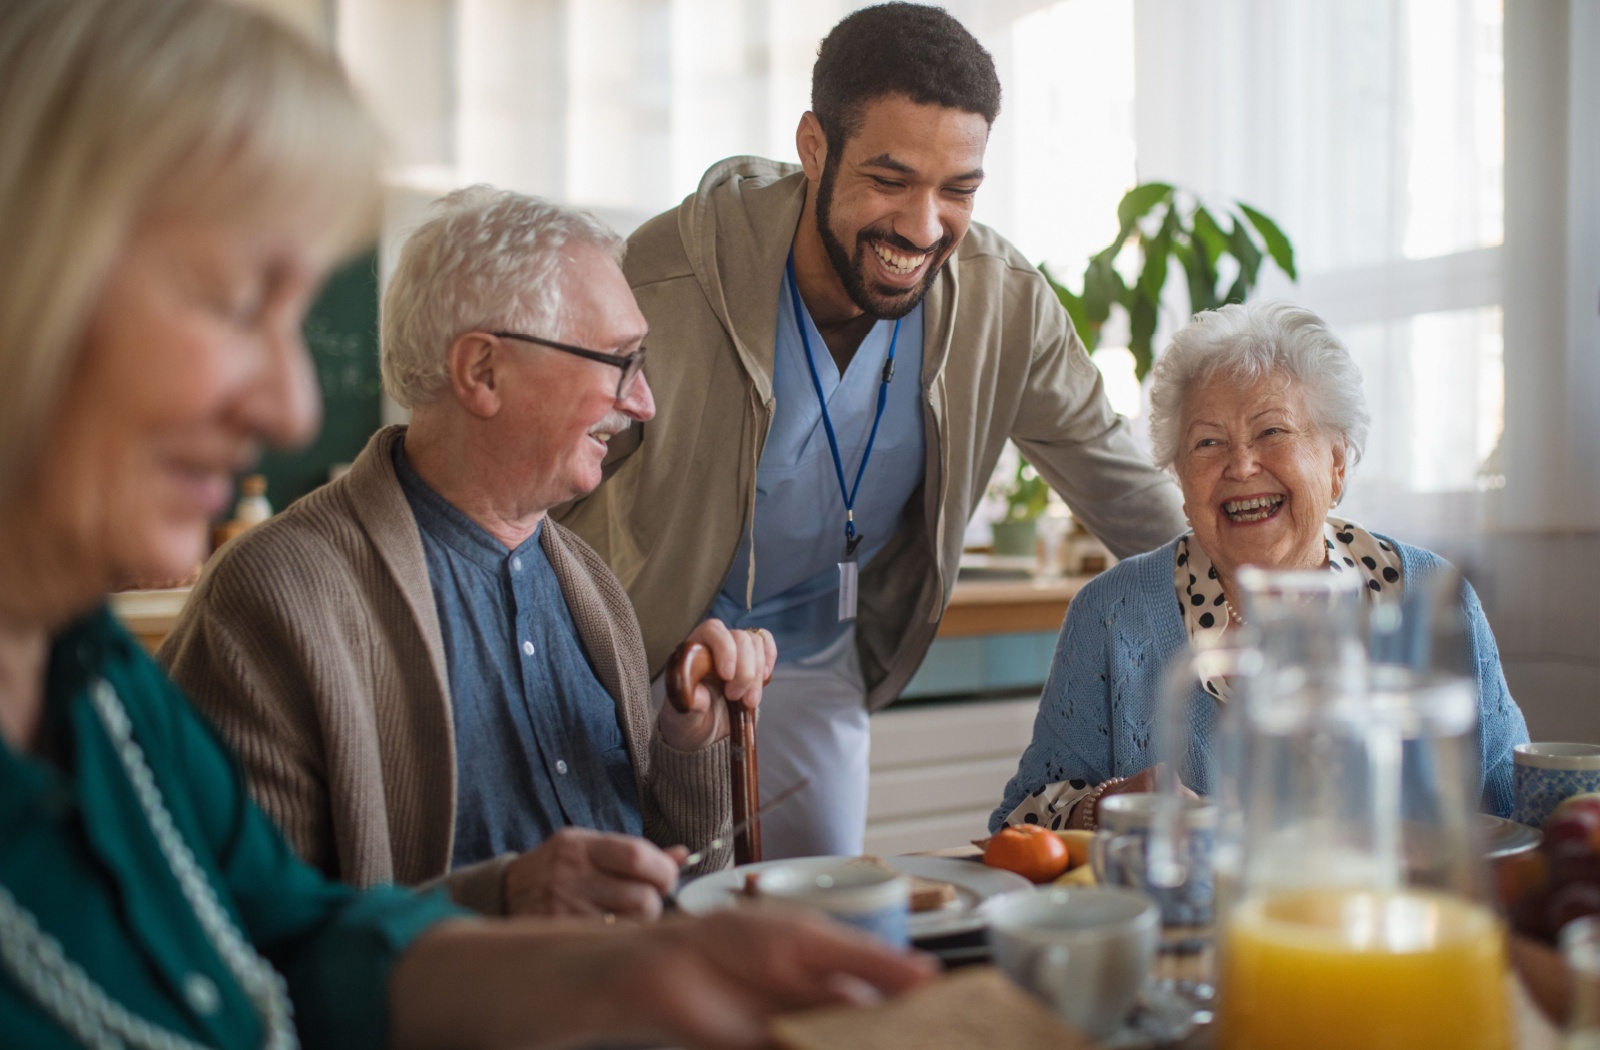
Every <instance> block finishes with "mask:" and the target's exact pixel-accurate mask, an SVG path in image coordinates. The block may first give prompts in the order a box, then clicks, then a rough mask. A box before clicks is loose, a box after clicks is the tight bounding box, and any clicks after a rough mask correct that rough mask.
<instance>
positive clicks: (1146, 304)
mask: <svg viewBox="0 0 1600 1050" xmlns="http://www.w3.org/2000/svg"><path fill="white" fill-rule="evenodd" d="M1117 220H1118V223H1119V229H1118V232H1117V238H1116V240H1114V241H1112V242H1111V243H1110V244H1108V245H1107V246H1106V247H1105V248H1103V249H1102V250H1100V251H1099V252H1096V253H1095V254H1094V255H1093V256H1091V257H1090V259H1089V265H1088V267H1087V268H1086V269H1085V270H1084V272H1083V292H1082V294H1078V293H1075V292H1073V291H1072V290H1070V289H1069V288H1067V287H1066V286H1065V285H1062V284H1061V283H1060V282H1058V281H1057V280H1056V279H1055V277H1054V276H1053V275H1052V274H1051V273H1050V271H1049V270H1048V269H1047V268H1046V267H1045V266H1044V264H1042V263H1041V264H1040V266H1039V270H1040V271H1041V272H1042V273H1043V274H1044V276H1045V279H1046V280H1047V281H1049V282H1050V286H1051V287H1052V288H1054V289H1055V293H1056V296H1057V297H1058V298H1059V299H1060V300H1061V305H1062V306H1064V307H1066V310H1067V314H1068V315H1069V316H1071V318H1072V325H1073V327H1074V328H1076V329H1077V330H1078V337H1079V338H1080V339H1082V340H1083V345H1084V347H1085V349H1087V350H1088V351H1089V352H1090V353H1093V352H1094V350H1095V347H1096V346H1098V345H1099V342H1100V328H1101V326H1102V325H1103V324H1105V322H1106V318H1108V317H1109V316H1110V315H1111V307H1112V305H1113V304H1117V305H1120V306H1122V308H1123V309H1125V310H1127V311H1128V326H1129V330H1130V337H1129V342H1128V349H1129V351H1130V352H1132V354H1133V359H1134V373H1135V374H1136V375H1137V376H1138V377H1139V380H1140V381H1141V382H1143V381H1144V377H1145V376H1147V375H1149V374H1150V366H1151V364H1152V363H1154V360H1155V354H1154V349H1153V347H1152V346H1151V343H1152V340H1153V339H1154V337H1155V332H1156V318H1157V310H1158V307H1159V306H1160V304H1161V290H1162V288H1163V287H1164V286H1165V285H1166V283H1167V274H1168V271H1169V270H1170V269H1171V267H1170V263H1171V261H1172V260H1177V262H1178V265H1179V266H1180V267H1182V269H1183V272H1184V275H1185V277H1186V278H1187V283H1188V286H1189V312H1190V313H1191V314H1195V313H1199V312H1200V311H1201V310H1214V309H1216V308H1217V307H1219V306H1221V305H1223V304H1224V303H1242V302H1244V300H1245V297H1246V296H1248V295H1249V294H1250V291H1251V289H1253V288H1254V287H1255V285H1256V278H1257V277H1258V276H1259V275H1260V272H1261V263H1262V260H1263V259H1266V258H1270V259H1271V260H1272V261H1273V263H1274V264H1275V265H1276V266H1277V267H1278V269H1280V270H1282V271H1283V272H1284V273H1285V274H1287V275H1288V277H1289V279H1290V280H1291V281H1292V280H1295V279H1296V275H1295V268H1294V246H1293V245H1291V244H1290V243H1289V238H1288V237H1286V236H1284V234H1283V231H1282V230H1280V229H1279V228H1278V224H1277V223H1275V222H1273V221H1272V220H1271V219H1269V218H1268V217H1267V216H1266V215H1264V214H1262V213H1261V212H1260V211H1258V210H1257V209H1255V208H1252V207H1250V205H1248V204H1245V203H1244V202H1242V201H1237V200H1235V201H1231V202H1213V206H1212V207H1207V206H1206V205H1205V204H1204V203H1203V202H1202V201H1201V200H1200V198H1199V197H1198V196H1196V195H1195V194H1193V193H1191V192H1189V191H1187V190H1183V189H1179V188H1177V187H1175V186H1172V185H1169V184H1168V183H1165V182H1146V183H1142V184H1140V185H1138V186H1135V187H1134V188H1133V189H1131V190H1129V191H1128V192H1127V193H1126V194H1124V195H1123V198H1122V201H1121V202H1120V203H1119V204H1118V205H1117ZM1257 238H1259V239H1260V241H1259V243H1258V242H1257ZM1125 248H1132V249H1133V250H1134V251H1135V252H1136V254H1137V273H1135V274H1134V275H1133V277H1132V279H1131V280H1129V279H1127V278H1124V276H1123V271H1122V270H1119V269H1118V267H1117V266H1116V263H1117V261H1118V259H1119V257H1121V256H1122V255H1123V251H1124V249H1125ZM1224 258H1230V259H1232V260H1233V261H1234V262H1235V263H1236V264H1237V266H1236V268H1235V273H1234V279H1233V281H1232V282H1231V283H1230V284H1228V285H1227V288H1226V290H1224V287H1223V280H1224V273H1223V271H1222V269H1221V267H1220V266H1219V265H1218V264H1219V263H1221V262H1222V260H1223V259H1224Z"/></svg>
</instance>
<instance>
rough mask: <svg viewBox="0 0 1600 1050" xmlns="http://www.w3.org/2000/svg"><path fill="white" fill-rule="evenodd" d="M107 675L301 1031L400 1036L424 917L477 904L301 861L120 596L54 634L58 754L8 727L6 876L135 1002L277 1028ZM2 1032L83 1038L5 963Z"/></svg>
mask: <svg viewBox="0 0 1600 1050" xmlns="http://www.w3.org/2000/svg"><path fill="white" fill-rule="evenodd" d="M97 677H98V678H103V679H105V680H106V681H107V682H108V683H110V685H111V686H112V688H114V689H115V690H116V692H117V696H118V697H119V698H120V699H121V701H122V704H123V706H124V707H125V708H126V709H127V712H128V718H129V720H130V721H131V723H132V727H133V736H134V739H135V740H136V741H137V742H138V744H139V746H140V747H141V748H142V749H143V750H144V752H145V755H146V757H147V759H148V760H149V763H150V768H151V770H152V772H153V773H154V774H155V779H156V783H157V786H158V787H159V788H160V790H161V795H162V798H163V799H164V801H165V803H166V806H167V809H168V810H169V811H170V812H171V814H172V818H173V820H174V822H175V823H176V824H177V827H178V830H179V831H180V832H181V833H182V834H183V836H184V838H185V839H186V840H187V842H188V844H189V846H190V848H191V849H192V850H193V852H194V854H195V858H196V859H197V860H198V861H199V863H200V866H201V867H202V868H203V869H204V870H205V872H206V874H207V875H209V876H210V877H211V879H212V882H213V884H214V885H215V887H216V889H217V893H218V896H219V898H220V899H221V901H222V904H223V906H224V907H225V908H227V909H228V910H229V912H230V914H231V916H232V918H233V920H234V922H235V923H236V924H238V926H239V927H240V929H241V930H243V932H244V935H245V938H246V939H247V940H249V941H251V942H252V943H254V945H255V947H256V950H257V951H259V952H261V954H262V955H264V956H265V957H266V958H267V959H268V960H269V961H270V962H271V963H272V965H273V966H274V967H275V968H276V969H277V970H278V972H279V973H281V974H283V976H284V978H285V979H286V980H287V981H288V984H289V995H290V998H291V999H292V1000H293V1003H294V1016H295V1022H296V1027H297V1028H298V1029H299V1033H300V1039H301V1042H302V1044H303V1045H304V1046H305V1047H306V1048H307V1050H311V1048H315V1047H329V1048H332V1047H338V1048H340V1050H345V1048H352V1050H355V1048H366V1047H374V1048H375V1047H380V1046H383V1045H384V1043H385V1041H386V1039H387V986H388V981H389V971H390V968H391V966H392V965H393V964H394V961H395V960H396V959H397V958H398V957H399V956H400V954H401V953H403V952H404V951H405V949H406V947H407V945H409V944H410V943H411V941H412V940H414V939H415V938H416V937H417V936H418V935H419V934H420V933H422V931H423V930H425V929H427V928H428V927H429V926H430V925H432V924H433V923H435V922H438V921H439V920H441V919H444V918H446V917H449V916H453V915H457V914H461V913H460V912H458V911H457V909H455V908H454V906H452V905H451V904H449V903H448V902H447V901H446V900H445V899H444V898H443V897H442V896H436V895H418V894H414V893H411V892H408V891H405V890H401V889H397V888H394V887H381V888H378V889H372V890H367V891H357V890H354V889H352V888H350V887H348V886H344V885H341V884H339V883H335V882H330V881H328V880H327V879H326V878H324V877H323V876H322V875H321V874H320V873H318V872H317V871H315V870H314V869H312V868H310V867H308V866H306V865H305V864H304V863H302V862H301V861H300V860H299V859H298V858H297V857H296V856H295V855H294V853H293V852H292V851H291V850H290V848H289V847H288V845H287V844H286V843H285V842H284V840H283V838H282V836H281V835H279V833H278V831H277V829H276V828H275V827H274V826H273V825H272V823H271V821H270V820H268V818H267V817H266V816H265V815H264V814H263V813H262V812H261V811H260V810H259V809H257V808H256V806H255V805H254V803H252V802H251V801H250V798H249V795H248V794H247V793H246V790H245V786H244V782H243V780H242V779H241V777H240V775H239V773H238V771H237V770H236V768H235V767H234V765H233V763H232V761H231V759H230V758H229V756H228V755H227V753H226V751H225V750H224V748H223V746H222V744H221V743H220V741H219V740H218V739H217V738H216V737H215V736H214V735H213V734H212V732H211V730H210V729H209V727H208V726H206V725H205V724H204V723H203V722H202V721H201V720H200V718H199V717H198V716H197V715H196V714H195V713H194V712H193V711H192V710H191V708H190V707H189V705H188V702H187V701H186V700H185V699H184V697H183V695H182V693H180V692H179V691H178V688H177V687H176V686H175V685H173V684H172V683H171V682H170V681H168V680H167V677H166V675H165V674H163V673H162V671H161V670H160V669H159V668H158V667H157V666H156V665H155V663H154V662H152V661H151V660H150V658H149V657H148V656H147V655H146V654H145V652H144V650H143V649H142V648H140V646H139V645H138V643H136V642H135V641H134V640H133V639H132V638H130V637H129V636H128V635H127V634H126V633H125V632H124V631H123V630H122V629H121V628H120V627H119V626H118V625H117V624H116V622H115V621H114V620H113V619H112V617H111V615H110V614H109V613H108V612H105V611H103V610H102V611H101V612H99V613H96V614H95V615H93V616H91V617H89V618H88V619H86V620H84V621H82V622H81V623H79V624H77V625H75V626H73V627H72V628H70V629H69V630H67V631H65V632H64V633H63V634H61V635H60V636H59V637H58V638H56V639H55V640H54V643H53V645H52V647H51V652H50V659H49V667H48V672H47V678H46V687H45V716H44V717H45V722H44V731H45V733H46V737H45V739H46V741H47V742H48V747H47V748H46V750H47V751H49V753H50V754H51V755H52V756H53V758H54V761H53V762H47V761H43V760H41V759H39V758H36V757H33V756H30V755H24V754H19V753H17V752H16V751H13V750H11V749H10V748H9V747H7V746H6V745H5V744H4V743H0V883H3V884H4V885H5V887H6V888H7V889H9V890H10V891H11V893H12V895H13V896H14V897H15V898H16V899H17V901H18V902H19V903H20V904H21V905H22V906H23V907H24V908H26V909H28V910H29V911H30V912H32V913H33V915H34V916H35V918H36V919H37V920H38V922H39V925H40V926H41V927H42V928H43V929H44V930H45V931H46V932H48V933H50V934H51V935H53V936H54V937H55V938H56V939H57V940H58V941H60V942H61V944H62V947H63V948H64V950H65V952H66V955H67V957H68V958H69V959H71V960H72V961H74V962H75V963H77V964H78V965H79V966H81V967H82V968H83V969H84V970H86V971H87V972H88V974H89V976H90V977H91V978H92V979H93V980H94V981H96V982H97V983H98V984H99V985H100V987H101V988H102V989H104V990H105V991H106V992H107V993H109V994H110V996H111V997H112V998H113V999H115V1000H116V1001H117V1002H119V1003H121V1004H122V1005H123V1006H124V1007H126V1008H127V1009H128V1010H130V1011H132V1012H133V1013H135V1014H137V1015H139V1016H141V1017H143V1018H145V1019H146V1020H148V1021H151V1022H153V1023H155V1024H158V1025H161V1026H162V1027H164V1028H167V1029H169V1030H170V1031H172V1032H175V1033H177V1034H179V1035H183V1036H185V1037H187V1038H189V1039H192V1040H195V1041H197V1042H201V1043H204V1044H206V1045H209V1046H215V1047H218V1048H234V1047H238V1048H241V1050H244V1048H249V1050H255V1048H257V1047H258V1046H259V1045H260V1042H261V1039H262V1034H263V1032H262V1024H261V1022H260V1019H259V1018H258V1017H257V1016H256V1013H255V1010H254V1009H253V1008H252V1007H251V1005H250V1003H249V1000H247V999H246V998H245V995H244V992H243V991H242V990H241V989H240V988H239V986H238V985H237V984H236V983H235V981H234V980H233V978H232V977H231V975H230V974H229V972H228V970H227V968H226V967H225V966H224V965H223V963H222V960H221V958H220V957H219V956H218V954H217V952H216V950H215V949H214V948H213V947H212V946H211V942H210V941H209V940H208V939H207V938H206V935H205V934H204V932H202V930H201V927H200V924H199V922H198V921H197V920H196V919H195V916H194V913H193V911H192V910H191V909H190V907H189V905H188V903H187V902H186V901H185V900H184V898H183V895H182V892H181V891H180V889H179V886H178V881H177V879H176V877H174V876H173V874H172V872H171V870H170V869H169V868H168V865H167V862H166V860H165V858H164V857H163V855H162V854H161V852H160V849H159V848H158V847H157V845H156V840H155V836H154V834H153V833H152V832H151V830H150V828H149V825H148V823H147V821H146V819H145V816H144V813H143V811H142V810H141V809H140V808H139V803H138V801H137V799H136V798H135V797H134V794H133V789H132V785H131V784H130V783H129V781H128V777H127V774H126V773H125V772H124V770H123V767H122V764H121V760H120V759H119V758H118V756H117V753H116V750H115V746H114V744H113V743H112V741H111V738H110V737H109V736H108V735H107V733H106V730H105V728H104V726H102V725H101V723H100V719H99V717H98V715H97V714H96V713H95V709H94V706H93V704H92V702H91V701H90V699H89V695H88V686H89V684H90V683H91V682H92V681H93V680H94V679H95V678H97ZM219 992H220V994H217V993H219ZM0 1045H4V1046H16V1047H22V1046H26V1047H30V1048H40V1050H44V1048H54V1047H69V1046H75V1045H76V1044H75V1043H74V1042H73V1040H72V1038H71V1037H70V1036H69V1035H68V1034H67V1032H66V1030H65V1029H63V1028H62V1027H61V1026H60V1025H59V1024H58V1023H57V1022H56V1021H55V1020H54V1019H53V1018H52V1017H51V1016H50V1015H48V1014H47V1013H45V1012H44V1011H43V1010H42V1009H40V1008H39V1007H38V1006H37V1005H35V1004H34V1002H33V1000H32V999H31V998H29V997H28V996H27V995H26V993H24V992H23V991H22V990H21V988H20V987H18V985H17V983H16V981H15V979H14V978H13V977H12V975H11V972H10V971H9V970H8V969H5V968H4V967H3V966H0Z"/></svg>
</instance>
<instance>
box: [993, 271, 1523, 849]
mask: <svg viewBox="0 0 1600 1050" xmlns="http://www.w3.org/2000/svg"><path fill="white" fill-rule="evenodd" d="M1150 401H1151V414H1150V433H1151V437H1152V440H1153V444H1154V446H1155V447H1154V453H1155V457H1156V462H1157V463H1158V464H1160V465H1162V466H1165V467H1168V468H1170V469H1171V470H1172V471H1173V472H1174V473H1175V474H1176V475H1177V478H1178V483H1179V485H1180V486H1181V487H1182V489H1183V501H1184V513H1185V514H1186V516H1187V517H1188V519H1189V523H1190V528H1191V531H1190V532H1188V533H1186V534H1185V535H1183V536H1180V537H1179V538H1178V539H1176V540H1174V541H1173V542H1171V543H1169V544H1167V545H1166V546H1164V547H1161V548H1158V549H1157V550H1154V551H1151V552H1149V553H1147V554H1141V555H1139V556H1137V557H1134V558H1129V559H1128V560H1126V561H1124V562H1122V563H1120V564H1119V565H1117V566H1116V567H1115V568H1114V569H1112V570H1111V571H1109V572H1107V573H1105V574H1104V575H1102V576H1100V577H1099V578H1098V579H1096V580H1095V581H1094V582H1092V583H1091V584H1089V585H1088V586H1087V587H1085V588H1084V589H1083V590H1082V591H1081V592H1080V593H1079V594H1078V596H1077V597H1076V598H1075V599H1074V600H1073V602H1072V607H1071V609H1070V610H1069V612H1068V613H1067V621H1066V624H1065V625H1064V626H1063V628H1062V631H1061V637H1060V639H1059V640H1058V642H1057V644H1056V654H1055V660H1054V663H1053V664H1052V666H1051V669H1050V678H1049V680H1048V682H1047V683H1046V685H1045V689H1044V696H1043V698H1042V700H1041V702H1040V706H1039V715H1038V718H1037V720H1036V721H1035V722H1034V727H1033V741H1032V742H1031V743H1030V744H1029V745H1028V748H1027V750H1026V751H1024V752H1023V755H1022V760H1021V763H1020V765H1019V766H1018V769H1017V773H1016V776H1014V777H1012V779H1011V782H1010V783H1009V784H1008V785H1006V792H1005V797H1004V799H1003V800H1002V801H1001V803H1000V806H999V807H998V808H997V809H996V810H995V812H994V814H993V815H992V816H991V818H990V821H989V823H990V826H991V828H998V827H999V826H1001V825H1002V824H1006V823H1043V824H1046V825H1047V826H1056V827H1075V828H1082V827H1091V828H1092V827H1094V826H1095V823H1096V812H1097V806H1098V803H1099V800H1100V799H1101V798H1102V797H1104V796H1106V795H1109V794H1116V793H1118V792H1121V791H1128V790H1150V789H1151V788H1152V786H1153V778H1152V776H1151V771H1150V768H1149V767H1150V764H1151V761H1152V759H1151V744H1152V741H1151V737H1152V733H1153V727H1154V726H1155V723H1156V719H1157V712H1158V703H1159V697H1160V694H1161V688H1162V685H1161V683H1162V675H1163V673H1164V670H1165V668H1166V667H1167V665H1168V663H1169V661H1170V659H1171V658H1172V657H1173V656H1174V655H1176V654H1177V653H1178V652H1180V651H1181V650H1182V649H1183V648H1184V646H1185V645H1204V644H1208V643H1213V642H1216V641H1218V640H1220V639H1221V638H1222V637H1223V636H1225V635H1226V634H1227V633H1228V631H1229V630H1230V627H1231V626H1232V625H1233V624H1235V623H1237V622H1239V613H1238V595H1237V593H1236V591H1235V586H1236V584H1235V580H1236V574H1237V572H1238V570H1239V568H1240V567H1241V566H1246V565H1253V566H1261V567H1264V568H1271V569H1325V570H1326V571H1328V572H1338V573H1346V574H1354V575H1356V576H1357V577H1358V578H1359V579H1360V581H1361V583H1362V584H1363V593H1364V594H1365V596H1366V598H1367V600H1369V601H1382V600H1385V599H1386V597H1393V596H1395V595H1397V594H1398V593H1399V592H1400V591H1401V590H1402V589H1403V588H1405V587H1406V586H1407V585H1408V584H1410V583H1412V582H1415V581H1419V580H1422V579H1425V578H1426V577H1427V576H1429V574H1431V573H1433V572H1436V571H1437V570H1438V569H1440V568H1441V567H1442V566H1443V565H1444V564H1445V563H1444V562H1443V561H1442V560H1441V559H1440V558H1439V557H1438V556H1437V555H1434V554H1432V553H1430V552H1428V551H1426V550H1422V549H1420V548H1418V547H1412V546H1409V545H1407V544H1404V543H1400V542H1398V541H1396V540H1393V539H1390V538H1389V537H1387V536H1382V535H1379V534H1376V533H1372V532H1368V531H1367V530H1366V529H1364V528H1362V527H1361V526H1360V525H1358V524H1356V523H1355V522H1353V521H1350V520H1349V519H1348V518H1345V517H1342V516H1339V515H1338V514H1336V513H1334V508H1336V507H1337V506H1338V504H1339V500H1340V498H1341V497H1342V496H1343V495H1344V492H1345V486H1346V484H1347V481H1348V478H1349V474H1350V471H1351V470H1353V469H1354V468H1355V465H1356V464H1357V463H1358V462H1359V461H1360V459H1361V452H1362V448H1363V446H1364V444H1365V442H1366V437H1367V419H1368V417H1367V412H1366V407H1365V399H1364V398H1363V396H1362V393H1361V375H1360V372H1359V370H1358V369H1357V368H1356V365H1355V362H1354V361H1352V360H1351V358H1350V353H1349V351H1348V350H1346V349H1345V346H1344V344H1343V343H1342V342H1341V341H1340V340H1339V338H1338V336H1336V335H1335V334H1334V333H1333V332H1332V331H1330V330H1329V329H1328V327H1327V325H1325V324H1324V323H1323V322H1322V320H1321V319H1320V318H1318V317H1317V316H1316V315H1315V314H1313V313H1311V312H1310V311H1308V310H1302V309H1298V308H1296V307H1293V306H1289V305H1286V304H1282V303H1271V304H1266V305H1250V306H1239V305H1232V306H1225V307H1223V308H1222V309H1220V310H1216V311H1208V312H1206V313H1202V314H1200V315H1198V316H1197V317H1195V319H1194V320H1193V321H1192V322H1191V323H1190V324H1188V325H1187V326H1185V327H1184V328H1183V329H1182V330H1180V331H1179V332H1178V333H1177V335H1176V336H1174V337H1173V340H1172V345H1171V346H1170V347H1168V348H1167V350H1166V352H1165V353H1164V354H1163V355H1162V356H1161V358H1160V360H1159V361H1157V362H1156V366H1155V370H1154V373H1153V375H1152V381H1151V389H1150ZM1461 600H1462V606H1463V610H1462V611H1463V614H1464V616H1465V619H1466V622H1467V624H1468V625H1469V628H1470V636H1471V646H1472V656H1473V666H1474V667H1475V668H1476V669H1477V676H1478V683H1477V684H1478V693H1479V715H1480V727H1479V731H1480V734H1481V745H1482V783H1481V788H1482V805H1483V808H1484V810H1485V811H1487V812H1490V813H1496V814H1499V815H1501V816H1505V815H1506V814H1508V813H1509V812H1510V810H1511V748H1512V746H1513V745H1514V744H1517V743H1521V742H1523V741H1526V740H1527V739H1528V732H1527V727H1526V726H1525V725H1524V724H1523V720H1522V712H1521V711H1520V710H1519V709H1518V708H1517V705H1516V702H1515V701H1514V700H1512V699H1511V694H1510V692H1509V690H1508V689H1507V688H1506V681H1505V676H1504V674H1503V673H1502V672H1501V670H1500V657H1499V653H1498V652H1497V650H1496V648H1495V642H1494V635H1493V634H1492V633H1491V632H1490V630H1489V623H1488V621H1487V620H1486V619H1485V618H1484V615H1483V609H1482V608H1481V607H1480V606H1479V604H1478V599H1477V596H1476V595H1475V594H1474V593H1473V592H1472V588H1471V587H1470V586H1467V587H1463V589H1462V596H1461ZM1198 688H1199V687H1197V689H1198ZM1204 688H1205V690H1206V692H1208V693H1209V694H1210V695H1209V696H1201V697H1197V698H1196V700H1197V703H1195V704H1194V705H1192V706H1191V710H1192V711H1193V712H1195V714H1194V715H1193V716H1192V717H1193V722H1192V724H1191V730H1192V732H1193V734H1194V739H1195V741H1196V742H1197V744H1198V746H1200V747H1206V746H1207V744H1208V741H1209V739H1210V733H1211V731H1212V728H1213V726H1214V724H1215V717H1214V716H1215V713H1216V705H1218V704H1222V703H1225V702H1226V692H1227V685H1226V683H1225V682H1219V681H1211V682H1207V683H1205V686H1204ZM1195 786H1196V787H1199V788H1200V789H1201V790H1204V789H1205V787H1206V785H1205V784H1203V783H1200V784H1196V785H1195Z"/></svg>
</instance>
